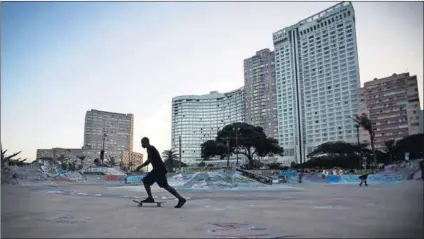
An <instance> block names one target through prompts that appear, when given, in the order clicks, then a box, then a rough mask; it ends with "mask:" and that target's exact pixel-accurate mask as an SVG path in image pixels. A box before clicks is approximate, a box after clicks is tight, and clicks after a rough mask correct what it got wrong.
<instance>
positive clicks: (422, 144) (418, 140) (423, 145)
mask: <svg viewBox="0 0 424 239" xmlns="http://www.w3.org/2000/svg"><path fill="white" fill-rule="evenodd" d="M393 153H394V154H395V155H396V156H397V158H398V160H400V161H402V160H404V159H405V153H409V158H410V159H417V158H422V157H423V154H424V133H421V134H413V135H410V136H407V137H405V138H403V139H401V140H399V141H397V142H396V144H395V147H394V152H393Z"/></svg>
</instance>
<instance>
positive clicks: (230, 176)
mask: <svg viewBox="0 0 424 239" xmlns="http://www.w3.org/2000/svg"><path fill="white" fill-rule="evenodd" d="M168 181H169V184H170V185H172V186H175V187H177V188H190V189H228V188H258V187H264V186H265V185H264V184H262V183H259V182H257V181H255V180H252V179H250V178H247V177H244V176H242V175H241V173H240V172H224V171H217V172H201V173H192V174H178V175H175V176H173V177H171V178H169V180H168Z"/></svg>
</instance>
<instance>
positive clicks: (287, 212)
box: [1, 173, 424, 238]
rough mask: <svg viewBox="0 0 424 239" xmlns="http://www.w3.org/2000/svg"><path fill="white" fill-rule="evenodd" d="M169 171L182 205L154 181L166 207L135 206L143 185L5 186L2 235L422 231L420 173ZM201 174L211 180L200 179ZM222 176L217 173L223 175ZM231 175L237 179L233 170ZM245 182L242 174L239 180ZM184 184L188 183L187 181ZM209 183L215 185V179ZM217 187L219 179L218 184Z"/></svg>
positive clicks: (379, 234) (94, 181) (399, 234)
mask: <svg viewBox="0 0 424 239" xmlns="http://www.w3.org/2000/svg"><path fill="white" fill-rule="evenodd" d="M199 175H200V174H198V175H196V176H195V177H194V176H187V177H183V176H181V175H176V176H173V177H172V178H170V180H169V181H170V184H171V185H173V186H175V187H176V188H177V190H178V191H180V193H181V194H182V195H183V196H184V197H186V198H187V199H188V200H187V203H186V205H184V207H183V208H180V209H175V208H174V205H175V204H176V202H177V201H176V200H175V199H174V198H172V196H171V195H170V194H168V193H167V192H165V191H164V190H162V189H160V188H158V187H157V186H154V187H153V194H154V196H155V197H156V200H161V201H165V202H166V203H164V204H163V205H162V207H156V205H145V206H143V207H137V205H136V204H135V203H133V202H132V199H144V198H145V197H146V193H145V191H144V188H143V186H142V185H141V184H140V183H132V184H125V183H124V182H122V181H119V180H117V181H103V178H102V177H101V176H92V178H90V177H87V178H86V180H85V181H78V182H77V181H57V180H56V181H41V180H39V181H37V182H34V181H30V180H26V181H23V180H22V181H21V182H20V183H19V184H14V185H13V184H4V185H2V228H1V229H2V231H1V233H2V237H9V238H10V237H14V238H25V237H31V238H34V237H35V238H41V237H43V238H53V237H63V238H81V237H85V238H87V237H89V238H90V237H91V238H94V237H97V238H100V237H108V238H113V237H117V238H118V237H119V238H128V237H138V238H140V237H150V238H152V237H161V238H177V237H179V238H186V237H187V238H229V237H232V238H307V237H319V238H324V237H327V238H329V237H331V238H334V237H337V238H340V237H367V238H370V237H371V238H405V237H409V238H411V237H412V238H422V235H423V223H424V222H423V216H422V215H423V181H422V180H401V181H396V182H370V185H369V186H368V187H359V186H358V184H357V183H350V184H349V183H333V184H330V183H304V184H303V183H302V184H274V185H264V184H260V183H258V182H256V181H255V182H254V181H251V180H250V179H248V178H243V176H240V175H237V176H234V175H236V174H233V176H232V177H233V181H232V182H233V183H232V184H231V183H229V182H228V180H225V179H224V178H223V177H224V176H222V173H221V174H220V173H206V174H204V175H203V176H202V177H203V181H202V179H201V178H199ZM205 175H209V176H207V178H205ZM220 175H221V176H220ZM235 177H237V178H238V179H237V180H238V181H237V182H238V184H235V183H234V182H235V181H234V178H235ZM243 180H244V181H243ZM187 185H190V186H189V187H188V186H187ZM213 185H215V187H213ZM217 185H219V186H217Z"/></svg>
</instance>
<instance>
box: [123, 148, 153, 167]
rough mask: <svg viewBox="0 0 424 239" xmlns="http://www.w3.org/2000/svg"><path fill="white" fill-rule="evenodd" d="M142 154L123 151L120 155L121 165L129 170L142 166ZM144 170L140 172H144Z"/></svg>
mask: <svg viewBox="0 0 424 239" xmlns="http://www.w3.org/2000/svg"><path fill="white" fill-rule="evenodd" d="M143 162H144V160H143V154H142V153H137V152H129V151H124V152H123V154H122V163H123V164H124V165H125V166H126V167H128V168H129V169H130V170H134V169H135V168H136V167H137V166H139V165H141V164H143ZM146 169H147V168H144V169H143V170H142V171H146Z"/></svg>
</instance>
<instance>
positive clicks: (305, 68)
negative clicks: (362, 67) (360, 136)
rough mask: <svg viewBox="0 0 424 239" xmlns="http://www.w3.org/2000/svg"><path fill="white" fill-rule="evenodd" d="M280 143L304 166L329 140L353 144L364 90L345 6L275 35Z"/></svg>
mask: <svg viewBox="0 0 424 239" xmlns="http://www.w3.org/2000/svg"><path fill="white" fill-rule="evenodd" d="M273 41H274V47H275V71H276V85H277V112H278V116H277V119H278V130H277V131H278V141H279V143H280V145H281V146H283V147H284V149H285V157H288V159H287V160H291V161H295V162H298V163H299V162H305V160H306V158H307V154H308V153H310V152H312V151H313V150H314V149H315V148H316V147H317V146H318V145H320V144H322V143H325V142H328V141H338V140H343V141H348V142H349V141H350V142H355V137H356V129H355V126H354V125H355V123H354V121H353V120H352V119H351V118H350V117H352V116H353V115H355V114H356V113H357V112H358V93H359V92H358V89H359V87H360V80H359V68H358V51H357V45H356V30H355V12H354V9H353V6H352V4H351V3H350V2H342V3H339V4H337V5H335V6H333V7H331V8H328V9H326V10H324V11H322V12H320V13H318V14H315V15H313V16H311V17H309V18H307V19H305V20H302V21H300V22H299V23H297V24H295V25H293V26H290V27H287V28H284V29H282V30H280V31H278V32H275V33H274V34H273Z"/></svg>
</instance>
